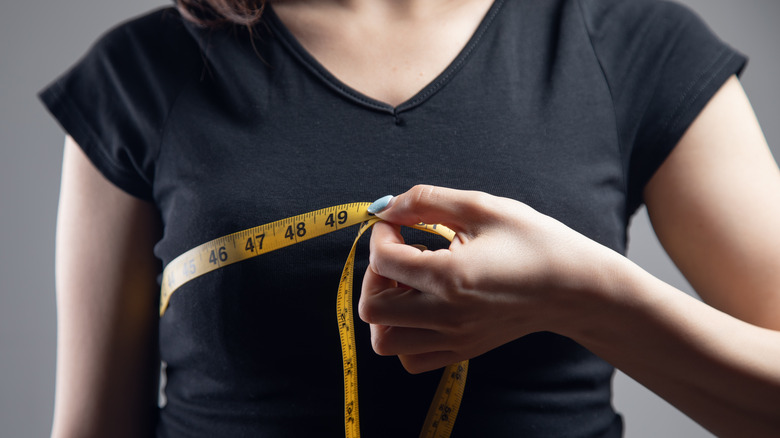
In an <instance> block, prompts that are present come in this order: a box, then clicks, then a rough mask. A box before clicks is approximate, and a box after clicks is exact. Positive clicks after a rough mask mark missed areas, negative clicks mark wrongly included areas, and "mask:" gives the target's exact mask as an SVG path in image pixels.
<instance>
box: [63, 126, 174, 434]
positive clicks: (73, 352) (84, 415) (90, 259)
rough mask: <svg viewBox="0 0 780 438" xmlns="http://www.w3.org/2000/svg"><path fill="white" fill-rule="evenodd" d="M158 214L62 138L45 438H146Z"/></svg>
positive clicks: (152, 395)
mask: <svg viewBox="0 0 780 438" xmlns="http://www.w3.org/2000/svg"><path fill="white" fill-rule="evenodd" d="M159 230H160V226H159V219H158V215H157V213H156V212H155V209H154V208H153V207H152V206H151V205H149V204H148V203H146V202H143V201H141V200H138V199H136V198H134V197H132V196H130V195H128V194H126V193H125V192H123V191H122V190H120V189H119V188H117V187H115V186H114V185H112V184H111V183H110V182H109V181H107V180H106V179H105V178H104V177H103V176H102V175H101V174H100V173H99V172H98V171H97V169H95V168H94V167H93V165H92V163H91V162H90V161H89V160H88V159H87V157H86V156H85V155H84V153H83V152H82V150H81V149H80V148H79V146H78V145H77V144H76V143H75V142H74V141H73V139H71V138H70V137H68V138H67V139H66V142H65V154H64V160H63V172H62V185H61V193H60V204H59V212H58V217H57V241H56V261H55V263H56V288H57V378H56V380H57V384H56V398H55V409H54V425H53V430H52V437H54V438H67V437H106V436H111V437H138V436H148V435H150V433H151V427H152V425H153V415H154V407H155V404H156V387H155V383H156V378H157V372H158V368H157V341H156V339H157V331H156V330H157V309H156V303H157V294H158V290H157V285H156V280H155V279H156V275H157V273H158V271H159V266H158V263H157V262H156V260H155V258H154V255H153V253H152V249H153V246H154V243H155V242H156V241H157V238H158V235H159V232H160V231H159Z"/></svg>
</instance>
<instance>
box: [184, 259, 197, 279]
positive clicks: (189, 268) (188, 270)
mask: <svg viewBox="0 0 780 438" xmlns="http://www.w3.org/2000/svg"><path fill="white" fill-rule="evenodd" d="M195 270H196V267H195V260H194V259H189V261H187V262H185V263H182V271H181V272H182V274H184V276H185V277H189V276H190V275H194V274H195Z"/></svg>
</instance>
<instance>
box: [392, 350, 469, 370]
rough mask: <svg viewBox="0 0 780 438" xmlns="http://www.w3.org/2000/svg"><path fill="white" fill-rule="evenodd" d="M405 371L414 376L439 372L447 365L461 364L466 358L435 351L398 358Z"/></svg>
mask: <svg viewBox="0 0 780 438" xmlns="http://www.w3.org/2000/svg"><path fill="white" fill-rule="evenodd" d="M398 359H400V360H401V365H403V367H404V369H405V370H406V371H408V372H410V373H412V374H419V373H424V372H426V371H432V370H437V369H439V368H443V367H446V366H447V365H450V364H453V363H457V362H460V361H462V360H464V359H466V358H465V357H462V355H460V354H458V353H456V352H454V351H433V352H430V353H422V354H409V355H401V356H398Z"/></svg>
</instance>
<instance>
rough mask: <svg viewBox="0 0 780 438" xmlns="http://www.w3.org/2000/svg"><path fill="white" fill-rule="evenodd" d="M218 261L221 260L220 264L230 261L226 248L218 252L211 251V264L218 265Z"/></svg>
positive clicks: (221, 247) (221, 248) (220, 248)
mask: <svg viewBox="0 0 780 438" xmlns="http://www.w3.org/2000/svg"><path fill="white" fill-rule="evenodd" d="M217 259H219V261H220V262H224V261H226V260H227V259H228V255H227V251H225V247H224V246H220V247H219V249H218V250H213V249H212V250H211V254H209V263H211V264H214V265H216V264H218V262H217Z"/></svg>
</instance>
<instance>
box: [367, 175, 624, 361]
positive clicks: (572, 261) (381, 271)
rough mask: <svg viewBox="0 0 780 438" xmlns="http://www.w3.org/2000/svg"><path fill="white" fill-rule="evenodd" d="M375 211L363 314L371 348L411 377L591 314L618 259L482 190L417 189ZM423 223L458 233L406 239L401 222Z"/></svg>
mask: <svg viewBox="0 0 780 438" xmlns="http://www.w3.org/2000/svg"><path fill="white" fill-rule="evenodd" d="M377 216H379V217H381V218H382V219H384V222H379V223H377V224H376V225H375V226H374V229H373V231H372V236H371V255H370V265H369V268H368V270H367V272H366V275H365V277H364V281H363V289H362V293H361V297H360V305H359V314H360V318H361V319H363V320H364V321H366V322H368V323H370V324H371V340H372V344H373V348H374V350H375V351H376V352H377V353H378V354H381V355H398V356H399V358H400V359H401V362H402V363H403V365H404V367H405V368H406V369H407V370H408V371H409V372H413V373H416V372H423V371H428V370H432V369H436V368H439V367H442V366H445V365H448V364H450V363H454V362H457V361H461V360H464V359H469V358H472V357H475V356H478V355H480V354H482V353H484V352H486V351H489V350H491V349H493V348H495V347H498V346H500V345H502V344H505V343H507V342H509V341H512V340H514V339H517V338H519V337H521V336H524V335H526V334H528V333H532V332H536V331H542V330H548V331H556V332H559V333H561V332H564V331H565V330H566V327H567V326H568V325H571V324H577V323H578V321H579V323H582V320H583V318H587V317H593V313H592V312H588V311H587V310H585V309H586V308H587V307H588V306H592V307H593V302H594V299H593V297H592V296H590V295H593V294H592V292H595V291H598V290H600V289H601V288H603V286H602V285H603V284H604V280H605V278H607V277H605V276H604V275H602V274H607V271H606V270H605V269H603V268H604V267H606V266H609V265H610V263H611V262H610V260H608V259H610V258H614V257H616V256H617V254H616V253H614V252H612V251H611V250H609V249H607V248H605V247H603V246H601V245H599V244H597V243H595V242H593V241H591V240H589V239H587V238H586V237H584V236H582V235H580V234H578V233H576V232H575V231H573V230H571V229H570V228H568V227H566V226H564V225H563V224H561V223H560V222H558V221H556V220H554V219H552V218H550V217H548V216H545V215H542V214H540V213H538V212H536V211H535V210H533V209H532V208H530V207H528V206H527V205H525V204H523V203H520V202H517V201H513V200H511V199H507V198H499V197H495V196H491V195H488V194H485V193H480V192H467V191H459V190H453V189H445V188H440V187H431V186H417V187H414V188H413V189H411V190H409V191H408V192H406V193H404V194H402V195H400V196H397V197H395V198H393V199H392V200H391V201H390V204H389V205H388V206H387V207H386V208H385V209H384V210H382V211H380V212H379V213H377ZM419 222H425V223H429V224H434V223H438V224H442V225H446V226H447V227H449V228H451V229H453V230H454V231H455V232H456V236H455V238H454V239H453V241H452V243H451V245H450V247H449V248H448V249H443V250H438V251H427V250H424V251H421V250H420V249H418V248H416V247H414V246H411V245H406V244H405V243H404V241H403V238H402V237H401V235H400V233H399V229H400V227H399V225H413V224H415V223H419ZM600 268H601V269H600Z"/></svg>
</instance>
